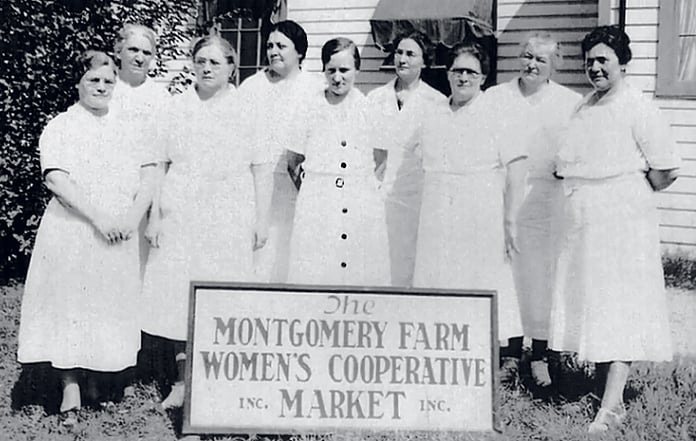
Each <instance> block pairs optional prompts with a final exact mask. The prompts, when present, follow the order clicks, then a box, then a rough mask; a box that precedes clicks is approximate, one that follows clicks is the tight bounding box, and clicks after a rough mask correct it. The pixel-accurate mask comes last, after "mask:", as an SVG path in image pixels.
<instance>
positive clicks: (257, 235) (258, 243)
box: [252, 222, 268, 251]
mask: <svg viewBox="0 0 696 441" xmlns="http://www.w3.org/2000/svg"><path fill="white" fill-rule="evenodd" d="M266 243H268V223H266V222H257V223H256V226H255V227H254V243H253V246H252V249H253V250H254V251H256V250H259V249H261V248H263V247H264V246H266Z"/></svg>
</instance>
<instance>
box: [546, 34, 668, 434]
mask: <svg viewBox="0 0 696 441" xmlns="http://www.w3.org/2000/svg"><path fill="white" fill-rule="evenodd" d="M629 44H630V39H629V37H628V35H626V33H625V32H624V31H623V30H621V29H620V28H619V27H618V26H600V27H598V28H596V29H594V30H593V31H592V32H590V33H589V34H587V35H586V36H585V38H584V39H583V41H582V53H583V57H584V59H585V72H586V74H587V78H588V79H589V81H590V83H591V84H592V86H593V87H594V91H593V92H591V93H590V94H588V95H587V96H585V98H584V99H583V100H582V102H581V103H580V104H579V106H578V108H577V110H576V111H575V112H574V114H573V116H572V117H571V119H570V123H569V125H568V128H567V130H566V131H565V133H564V135H563V143H562V144H561V146H560V148H559V151H558V155H557V160H556V174H557V175H558V176H559V177H561V178H562V179H563V181H562V186H563V192H564V199H563V215H562V241H561V244H560V245H561V251H560V255H559V260H558V268H557V276H556V284H555V287H554V291H553V303H552V309H551V327H550V340H549V345H550V347H551V349H554V350H558V351H573V352H577V354H578V358H579V359H580V360H586V361H591V362H594V363H597V368H598V370H599V371H600V372H602V371H603V372H604V373H606V383H605V387H604V394H603V396H602V401H601V407H600V409H599V411H598V412H597V415H596V416H595V419H594V421H593V422H592V423H591V424H590V426H589V431H590V433H597V432H604V431H607V430H608V429H610V428H612V427H615V426H618V425H620V424H621V422H622V421H623V419H624V417H625V415H626V410H625V408H624V404H623V391H624V387H625V385H626V381H627V378H628V373H629V369H630V365H631V362H633V361H637V360H644V361H668V360H671V359H672V343H671V333H670V326H669V310H668V306H667V298H666V294H665V287H664V277H663V273H662V264H661V255H660V238H659V231H658V230H659V227H658V225H659V223H658V222H659V220H658V213H657V209H656V205H655V202H656V201H655V196H654V191H658V190H662V189H664V188H666V187H667V186H669V185H670V184H671V183H672V182H673V181H674V180H675V179H676V177H677V171H678V167H679V166H680V162H681V161H680V158H679V156H678V154H677V149H676V146H675V143H674V141H673V139H672V136H671V134H670V129H669V126H668V125H667V124H666V122H665V121H664V119H663V118H662V117H661V115H660V112H659V109H658V107H657V106H656V105H655V103H653V102H652V101H650V100H649V99H647V98H646V97H645V96H644V95H643V94H642V93H641V91H640V90H637V89H634V88H633V87H632V86H630V85H629V84H628V83H627V81H626V80H625V78H624V69H625V67H626V64H627V63H628V62H629V61H630V59H631V49H630V45H629Z"/></svg>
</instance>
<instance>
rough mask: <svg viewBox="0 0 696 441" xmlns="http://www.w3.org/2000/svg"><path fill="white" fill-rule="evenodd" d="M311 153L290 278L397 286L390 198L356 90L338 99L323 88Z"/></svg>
mask: <svg viewBox="0 0 696 441" xmlns="http://www.w3.org/2000/svg"><path fill="white" fill-rule="evenodd" d="M306 118H307V119H306V121H307V128H308V133H307V138H306V141H305V142H304V143H303V144H302V145H301V146H300V148H298V149H297V150H295V151H296V152H297V153H302V154H303V155H305V162H304V175H305V176H304V180H303V182H302V187H301V189H300V192H299V195H298V197H297V206H296V209H295V223H294V227H293V233H292V239H291V241H290V270H289V277H288V280H289V281H290V282H291V283H303V284H322V285H365V286H367V285H371V286H385V285H389V284H390V269H389V245H388V240H387V227H386V222H385V216H384V201H383V199H382V197H381V195H380V192H379V188H378V184H379V182H378V181H377V178H376V177H375V174H374V167H375V162H374V156H373V147H372V144H371V143H370V136H371V135H370V134H371V132H372V130H371V127H372V121H371V120H370V118H371V112H370V106H369V102H368V100H367V98H366V97H365V96H364V95H363V94H362V93H361V92H360V91H358V90H357V89H353V90H351V91H350V92H349V95H348V96H347V97H346V98H345V99H344V100H343V102H341V103H340V104H337V105H331V104H329V103H328V102H327V101H326V99H325V98H324V92H323V91H322V92H320V93H319V94H317V95H316V98H315V102H314V105H313V106H312V107H311V110H310V112H308V115H307V116H306Z"/></svg>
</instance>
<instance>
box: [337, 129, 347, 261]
mask: <svg viewBox="0 0 696 441" xmlns="http://www.w3.org/2000/svg"><path fill="white" fill-rule="evenodd" d="M347 145H348V143H347V142H346V141H345V140H343V141H341V147H346V146H347ZM340 166H341V168H343V169H344V168H346V167H348V164H346V163H345V162H341V164H340ZM344 184H345V182H344V181H343V178H341V177H338V178H336V187H338V188H343V185H344ZM341 213H343V214H348V209H347V208H346V207H343V209H342V210H341ZM341 239H343V240H347V239H348V235H347V234H346V233H343V234H341ZM347 267H348V264H347V263H346V262H341V268H347Z"/></svg>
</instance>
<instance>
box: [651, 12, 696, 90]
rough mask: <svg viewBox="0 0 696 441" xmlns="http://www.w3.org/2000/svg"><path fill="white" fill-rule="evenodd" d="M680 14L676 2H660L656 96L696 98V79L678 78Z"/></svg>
mask: <svg viewBox="0 0 696 441" xmlns="http://www.w3.org/2000/svg"><path fill="white" fill-rule="evenodd" d="M678 23H679V16H678V14H677V3H676V2H660V7H659V12H658V26H657V27H658V32H657V81H656V84H655V96H656V97H660V98H679V99H696V80H679V79H678V78H677V70H678V62H677V61H678V57H679V26H678Z"/></svg>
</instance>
